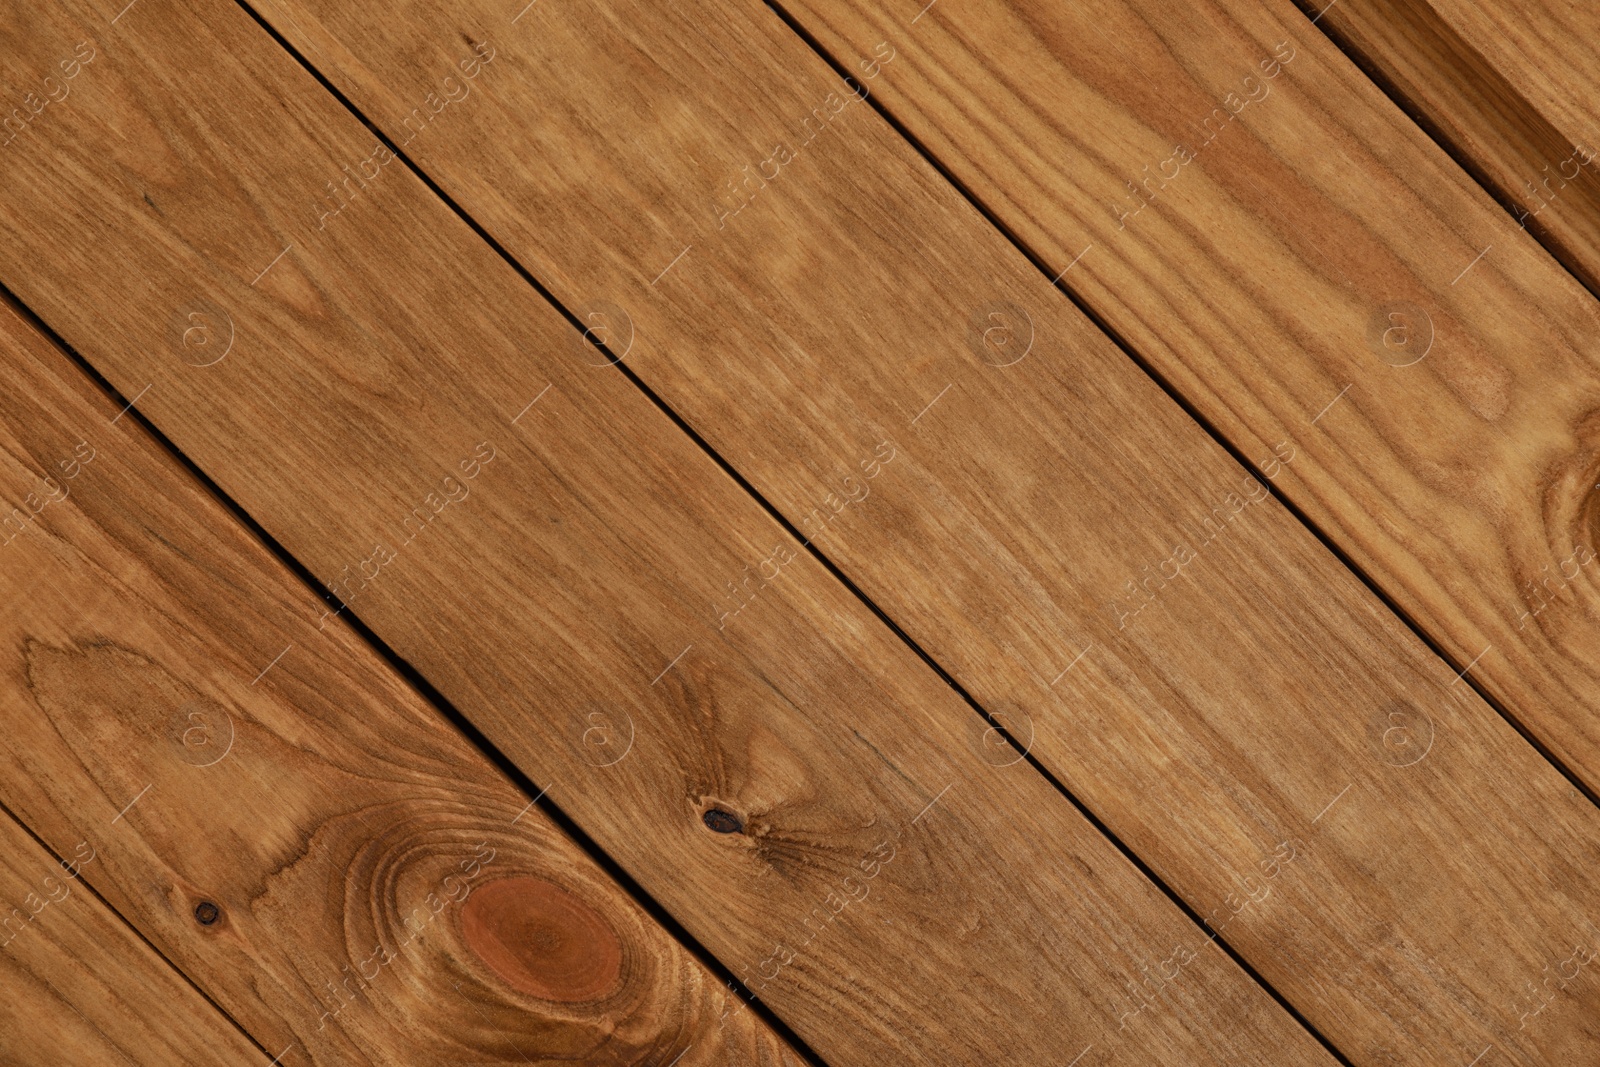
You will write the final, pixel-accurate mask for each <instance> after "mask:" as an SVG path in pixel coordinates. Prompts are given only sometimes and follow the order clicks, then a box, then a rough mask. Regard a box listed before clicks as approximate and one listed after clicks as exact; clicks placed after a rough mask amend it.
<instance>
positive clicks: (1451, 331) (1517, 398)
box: [794, 0, 1600, 792]
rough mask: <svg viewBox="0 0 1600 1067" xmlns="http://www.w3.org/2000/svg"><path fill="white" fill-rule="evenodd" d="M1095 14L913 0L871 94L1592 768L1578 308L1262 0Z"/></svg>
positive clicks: (1358, 82)
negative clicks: (1284, 452) (900, 55)
mask: <svg viewBox="0 0 1600 1067" xmlns="http://www.w3.org/2000/svg"><path fill="white" fill-rule="evenodd" d="M1341 6H1342V5H1341ZM1235 7H1237V8H1239V9H1240V10H1238V11H1235V10H1233V9H1234V8H1235ZM794 9H795V12H796V14H797V15H798V17H800V19H801V20H802V21H803V22H804V23H805V24H806V25H808V26H810V27H812V29H813V31H814V32H815V33H817V34H818V35H819V36H820V37H821V38H822V39H823V40H825V41H826V42H827V47H828V48H830V49H831V50H832V51H834V52H835V53H837V54H838V55H840V56H841V57H847V56H852V55H854V54H855V52H856V51H857V50H858V49H860V48H864V47H866V43H867V42H869V41H873V40H877V39H879V38H880V37H883V36H886V35H888V36H893V35H894V34H895V32H896V31H897V29H898V28H899V27H904V26H907V25H908V20H909V19H910V18H912V17H913V16H914V15H915V11H914V10H912V9H911V8H910V7H909V6H907V7H900V8H896V9H894V10H889V9H883V8H871V9H869V8H868V7H867V6H866V5H855V4H851V3H844V2H832V0H826V2H815V3H802V4H796V5H794ZM1333 10H1335V11H1337V10H1338V8H1334V9H1333ZM1088 11H1089V9H1087V8H1082V9H1080V8H1074V9H1070V11H1068V12H1060V11H1058V10H1057V9H1055V8H1048V9H1046V8H1044V7H1042V6H1041V5H1036V4H1032V3H1018V4H1014V5H1007V4H1001V3H986V4H981V5H975V6H968V7H966V8H954V9H952V10H945V9H942V8H938V7H936V8H934V9H933V11H932V12H930V13H929V14H928V15H927V16H926V17H924V18H923V19H922V20H921V21H920V22H918V23H917V25H916V28H915V30H914V31H909V32H907V31H900V32H902V34H903V36H902V37H899V38H897V40H901V41H902V42H903V47H904V48H905V49H906V50H907V53H908V55H909V56H910V58H911V62H908V63H904V64H898V65H897V66H895V67H893V68H892V70H891V72H890V73H889V74H887V75H886V76H885V77H884V78H883V79H881V82H882V84H881V86H880V89H879V97H880V99H881V100H882V101H883V102H884V103H885V105H886V106H887V107H888V108H889V109H890V110H891V111H892V112H893V113H894V114H895V115H897V116H899V117H900V118H901V119H902V120H903V121H905V122H906V123H907V124H908V126H909V128H910V130H911V132H912V133H913V135H914V136H916V137H918V138H919V139H921V140H922V141H923V142H925V143H926V144H927V145H928V146H929V149H930V151H932V152H933V154H934V155H935V156H936V157H938V158H939V159H940V160H941V161H942V162H944V164H945V165H947V166H948V167H949V168H950V169H951V171H952V173H953V174H954V175H955V176H956V177H957V178H958V180H960V181H961V182H963V183H964V184H965V185H966V186H968V187H969V188H971V189H972V190H974V192H975V194H976V196H977V197H978V198H979V199H980V200H981V201H982V202H984V203H985V204H986V205H988V206H989V207H990V209H991V210H993V211H994V212H995V213H996V215H997V217H998V218H999V220H1000V221H1001V223H1002V224H1003V225H1005V226H1006V227H1008V228H1009V229H1010V231H1011V232H1012V233H1014V234H1015V235H1016V236H1017V237H1018V239H1019V240H1020V241H1021V242H1022V244H1023V245H1024V246H1025V247H1027V248H1028V249H1030V250H1031V251H1032V253H1033V254H1034V255H1036V256H1037V258H1038V259H1039V260H1040V261H1042V262H1043V263H1045V264H1047V265H1048V267H1047V269H1048V270H1049V271H1050V272H1051V273H1055V272H1056V271H1061V282H1062V284H1063V285H1064V286H1065V287H1067V288H1069V289H1070V290H1071V291H1072V292H1074V293H1076V294H1077V295H1078V296H1079V297H1080V298H1081V299H1082V300H1083V301H1085V302H1086V304H1087V305H1088V306H1089V307H1090V308H1092V309H1093V310H1094V311H1095V312H1096V313H1097V314H1098V315H1099V316H1100V318H1101V319H1102V320H1103V321H1104V322H1105V323H1106V324H1107V326H1108V327H1109V328H1110V329H1112V330H1114V331H1116V332H1117V333H1118V334H1119V335H1120V336H1121V337H1122V338H1124V339H1125V340H1126V341H1127V342H1128V343H1129V344H1130V345H1131V346H1132V348H1133V349H1134V350H1135V351H1136V352H1138V353H1139V355H1140V356H1141V357H1142V358H1143V359H1145V360H1147V361H1148V362H1149V364H1150V365H1151V366H1152V367H1153V369H1154V370H1155V372H1156V373H1158V374H1160V375H1162V376H1163V377H1164V378H1165V379H1166V380H1167V381H1169V382H1170V383H1171V384H1172V386H1173V388H1174V389H1175V390H1176V391H1177V392H1178V393H1179V394H1181V395H1182V396H1183V397H1184V398H1185V399H1186V401H1187V402H1188V403H1190V404H1192V405H1193V406H1194V407H1195V408H1196V409H1197V411H1198V412H1199V414H1200V415H1201V416H1202V417H1203V418H1205V419H1207V420H1208V421H1210V422H1211V423H1212V424H1213V425H1214V426H1216V427H1217V428H1218V429H1219V430H1220V432H1221V433H1222V434H1223V435H1224V436H1225V437H1226V438H1227V439H1228V440H1229V441H1230V442H1232V444H1233V445H1234V446H1235V447H1237V448H1239V449H1241V450H1243V452H1244V453H1245V454H1246V455H1249V456H1254V455H1258V454H1263V453H1264V450H1266V449H1268V448H1269V447H1271V445H1272V444H1274V443H1275V442H1278V441H1283V440H1287V441H1290V442H1291V445H1292V447H1294V448H1295V449H1297V455H1299V456H1300V457H1301V458H1300V459H1298V460H1297V461H1296V462H1295V463H1294V464H1293V465H1292V467H1290V468H1288V469H1287V470H1286V474H1285V477H1283V478H1281V479H1279V480H1278V482H1277V484H1278V486H1279V488H1280V489H1281V490H1282V491H1283V493H1284V494H1285V495H1286V496H1287V497H1288V499H1290V500H1291V501H1292V502H1293V503H1294V504H1295V505H1296V506H1298V507H1299V508H1300V509H1302V510H1303V511H1304V513H1305V514H1307V515H1308V516H1309V518H1310V520H1311V521H1312V522H1314V523H1315V524H1316V525H1317V526H1318V527H1319V528H1321V529H1322V530H1324V531H1326V532H1327V534H1328V536H1329V537H1330V538H1331V539H1332V540H1333V542H1334V543H1335V544H1337V545H1338V546H1339V548H1340V549H1341V550H1342V551H1344V552H1345V553H1347V554H1348V555H1349V556H1350V557H1351V558H1352V559H1353V560H1354V561H1355V563H1356V564H1357V565H1358V566H1360V567H1361V568H1362V569H1363V570H1364V571H1365V572H1366V573H1368V574H1370V575H1371V576H1372V577H1373V578H1374V580H1375V581H1376V583H1377V584H1378V585H1379V586H1380V587H1381V588H1382V589H1383V591H1384V592H1385V594H1386V595H1387V596H1389V597H1391V598H1392V599H1393V600H1394V602H1395V603H1397V605H1398V606H1399V608H1400V609H1401V610H1402V611H1404V612H1405V613H1406V614H1407V615H1408V616H1409V617H1411V618H1413V619H1415V620H1416V621H1417V622H1418V624H1419V625H1420V626H1421V627H1422V628H1423V629H1424V630H1425V631H1426V632H1427V633H1428V635H1429V636H1430V638H1431V639H1432V640H1434V641H1436V642H1437V643H1438V644H1439V645H1440V646H1441V647H1442V648H1443V649H1444V650H1445V652H1446V653H1447V654H1448V655H1449V657H1450V658H1451V660H1452V661H1453V662H1454V664H1455V665H1456V667H1457V668H1465V667H1467V666H1468V665H1471V671H1472V677H1473V679H1474V681H1475V682H1477V683H1478V684H1480V685H1481V686H1482V687H1483V689H1484V690H1485V692H1487V693H1488V694H1489V695H1491V696H1492V697H1493V698H1494V699H1495V700H1497V701H1498V702H1499V703H1500V704H1501V705H1502V706H1504V707H1505V708H1506V709H1507V710H1508V711H1509V713H1510V714H1511V715H1512V716H1513V718H1514V719H1515V720H1516V721H1518V722H1519V723H1521V724H1522V725H1523V727H1524V728H1525V729H1527V730H1529V731H1530V732H1531V733H1532V734H1533V736H1535V737H1536V738H1537V739H1538V741H1539V742H1540V743H1541V744H1543V745H1545V746H1547V747H1548V750H1550V751H1551V752H1553V753H1554V754H1555V755H1556V756H1557V757H1558V758H1559V759H1560V760H1561V761H1562V762H1563V763H1564V764H1566V765H1567V766H1569V767H1571V768H1572V769H1573V770H1574V772H1575V773H1576V774H1578V775H1579V776H1580V777H1581V778H1582V779H1583V780H1584V781H1585V783H1586V784H1587V786H1588V787H1589V789H1590V790H1591V792H1593V791H1597V790H1600V719H1597V717H1596V716H1595V714H1594V712H1595V710H1596V708H1597V707H1600V705H1597V703H1596V693H1597V692H1600V672H1597V670H1596V666H1595V664H1596V663H1597V662H1600V566H1597V565H1595V561H1596V559H1597V558H1600V552H1597V551H1596V549H1597V538H1596V536H1595V531H1594V526H1595V522H1596V514H1597V513H1596V500H1597V493H1596V488H1597V487H1596V483H1597V482H1600V430H1597V427H1600V423H1597V422H1596V419H1595V411H1596V409H1597V397H1600V373H1597V367H1596V346H1595V342H1594V335H1595V331H1596V328H1597V327H1600V305H1597V304H1596V302H1595V301H1594V299H1593V298H1592V297H1591V296H1590V295H1589V294H1588V293H1586V292H1585V291H1584V290H1583V288H1582V287H1581V286H1580V285H1579V284H1577V283H1576V282H1575V281H1574V279H1573V278H1572V277H1571V276H1569V275H1568V274H1567V273H1566V272H1565V271H1563V270H1561V269H1560V267H1559V266H1558V265H1557V264H1555V263H1553V262H1551V261H1550V259H1549V258H1548V257H1547V256H1546V255H1545V254H1544V252H1543V250H1542V249H1541V248H1540V247H1539V246H1538V245H1537V243H1536V242H1535V241H1534V240H1533V239H1532V238H1531V237H1530V236H1529V235H1528V234H1526V233H1524V232H1522V230H1521V229H1520V227H1519V226H1518V225H1517V224H1516V222H1515V221H1514V220H1512V219H1509V218H1508V217H1507V216H1506V215H1505V214H1504V213H1503V212H1501V211H1500V210H1498V209H1497V208H1496V207H1495V205H1494V204H1493V203H1492V202H1491V201H1490V200H1489V198H1488V197H1487V196H1486V195H1485V194H1484V193H1483V191H1482V190H1481V189H1480V188H1479V187H1478V186H1477V185H1475V184H1474V183H1473V182H1472V181H1471V179H1470V178H1469V177H1468V175H1466V174H1465V173H1464V172H1463V171H1462V170H1461V169H1460V168H1459V167H1457V166H1455V165H1454V164H1452V163H1451V162H1450V161H1449V159H1448V158H1447V157H1446V156H1445V155H1444V153H1443V152H1441V151H1440V150H1439V149H1438V148H1437V147H1436V146H1434V145H1433V144H1431V143H1430V142H1429V141H1428V139H1427V138H1426V137H1425V136H1424V135H1423V133H1422V132H1421V131H1420V130H1418V129H1417V128H1416V127H1415V126H1414V125H1412V123H1410V122H1409V121H1408V120H1407V119H1406V118H1405V117H1404V116H1403V115H1402V114H1401V113H1400V112H1399V111H1398V110H1397V109H1396V108H1395V107H1394V106H1393V105H1392V104H1391V103H1390V102H1389V101H1388V100H1387V99H1385V98H1384V96H1383V95H1382V93H1381V92H1380V91H1379V90H1378V89H1377V88H1376V87H1374V86H1373V85H1372V84H1371V83H1370V82H1368V81H1367V80H1366V79H1365V78H1364V77H1362V76H1361V75H1360V73H1359V72H1358V71H1357V70H1356V69H1355V68H1354V66H1353V65H1352V64H1351V63H1350V62H1348V61H1347V60H1345V59H1344V57H1342V56H1341V55H1340V54H1339V52H1338V51H1337V49H1336V48H1334V47H1333V46H1332V45H1331V44H1330V43H1329V42H1328V41H1327V40H1326V39H1325V38H1324V37H1323V36H1322V35H1321V34H1320V33H1317V32H1315V30H1314V28H1312V27H1310V26H1308V24H1307V21H1306V20H1305V19H1304V18H1303V17H1302V16H1301V15H1300V14H1299V13H1298V12H1296V11H1295V9H1294V8H1293V6H1292V5H1291V4H1289V3H1288V2H1287V0H1276V2H1274V3H1272V4H1269V5H1264V6H1263V5H1260V4H1253V3H1252V4H1244V3H1240V4H1232V5H1230V4H1228V3H1218V2H1216V0H1213V2H1211V3H1208V4H1205V5H1202V6H1200V7H1196V8H1193V9H1192V10H1188V9H1186V14H1185V15H1184V17H1183V18H1181V19H1174V18H1172V17H1171V14H1170V11H1169V10H1168V8H1167V7H1166V6H1165V5H1160V4H1155V3H1146V2H1139V3H1123V4H1115V5H1109V6H1107V7H1106V8H1104V9H1103V10H1097V11H1096V13H1095V15H1094V17H1092V18H1091V17H1090V15H1089V14H1088ZM1073 12H1081V14H1074V13H1073ZM1328 17H1332V15H1331V13H1330V15H1329V16H1328ZM1106 42H1111V43H1109V44H1108V43H1106ZM1278 49H1281V50H1282V55H1284V56H1291V55H1292V56H1293V58H1292V59H1290V60H1289V61H1288V62H1283V61H1282V60H1281V59H1279V58H1276V57H1277V55H1278V52H1277V51H1276V50H1278ZM998 56H1005V57H1006V62H1005V69H1004V70H1003V71H1002V70H1000V69H999V68H998V66H996V65H995V63H996V61H995V60H994V59H993V58H992V57H998ZM1245 79H1249V81H1248V82H1247V81H1246V80H1245ZM1252 97H1254V98H1255V99H1254V101H1252ZM1235 111H1237V114H1238V117H1237V118H1236V119H1235V118H1233V117H1232V115H1233V113H1234V112H1235ZM1065 116H1071V120H1070V121H1068V120H1067V119H1066V118H1064V117H1065ZM1008 150H1009V154H1008ZM1191 179H1192V180H1191ZM1080 255H1081V256H1082V258H1081V259H1080V258H1079V256H1080Z"/></svg>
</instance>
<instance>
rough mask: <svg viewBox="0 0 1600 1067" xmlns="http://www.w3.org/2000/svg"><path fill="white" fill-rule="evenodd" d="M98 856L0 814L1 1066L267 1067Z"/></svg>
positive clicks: (81, 844)
mask: <svg viewBox="0 0 1600 1067" xmlns="http://www.w3.org/2000/svg"><path fill="white" fill-rule="evenodd" d="M3 314H5V312H4V311H3V310H0V315H3ZM98 858H99V857H98V855H97V853H96V849H95V848H94V846H93V845H91V844H89V842H88V841H87V840H84V841H81V842H79V843H78V844H76V845H75V846H74V847H73V848H72V849H70V850H68V851H67V852H66V853H65V854H64V855H62V856H61V857H60V858H59V859H58V858H57V857H56V856H53V855H51V854H50V853H49V852H47V851H46V850H45V849H43V848H41V847H40V846H39V843H38V842H37V841H35V840H33V838H31V837H29V836H28V834H27V833H26V831H24V830H23V828H22V827H21V826H19V825H17V823H16V821H15V820H14V819H12V818H11V816H10V815H8V814H6V813H4V812H0V908H3V909H4V913H3V918H0V1060H4V1062H5V1063H6V1064H7V1067H34V1065H38V1067H60V1065H61V1064H65V1063H70V1064H73V1065H74V1067H77V1065H80V1064H81V1065H84V1067H91V1065H93V1067H98V1065H99V1064H112V1063H116V1064H138V1065H144V1064H149V1065H151V1067H167V1065H169V1064H182V1063H219V1062H224V1061H225V1062H228V1063H237V1064H258V1065H265V1064H266V1063H267V1061H268V1059H270V1057H268V1056H266V1055H264V1054H263V1053H262V1052H261V1050H260V1049H259V1048H256V1047H255V1046H254V1045H252V1044H251V1043H250V1041H249V1040H248V1039H247V1038H246V1037H245V1035H244V1034H243V1033H241V1032H240V1031H239V1028H238V1027H236V1026H235V1025H233V1023H232V1022H231V1021H230V1020H229V1019H228V1018H227V1017H226V1016H224V1015H223V1014H222V1013H221V1012H219V1011H217V1009H216V1008H215V1007H214V1006H213V1005H211V1004H208V1003H206V1001H205V998H204V997H202V996H201V995H200V994H199V993H196V992H195V991H194V989H193V987H191V986H190V985H189V984H188V983H187V982H185V981H184V980H183V979H182V978H181V977H180V976H179V975H178V974H177V972H175V971H174V970H173V969H172V968H171V967H170V966H169V965H168V964H167V962H166V961H165V960H163V959H162V958H161V957H160V956H157V955H156V954H155V953H154V952H152V951H151V950H150V946H149V945H146V944H145V943H144V942H142V941H140V940H139V938H138V937H137V936H136V935H135V934H134V933H133V931H132V930H129V929H128V926H127V924H126V923H124V922H123V921H122V920H121V919H119V918H118V917H117V916H116V915H115V914H114V913H112V911H111V910H110V909H109V908H107V907H106V906H105V904H103V903H102V902H100V901H99V900H96V899H95V897H94V895H93V894H92V893H90V892H89V891H88V890H87V889H85V888H84V886H83V884H82V882H80V881H79V879H80V878H83V877H85V871H86V869H89V868H92V866H93V864H94V862H95V860H96V859H98Z"/></svg>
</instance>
